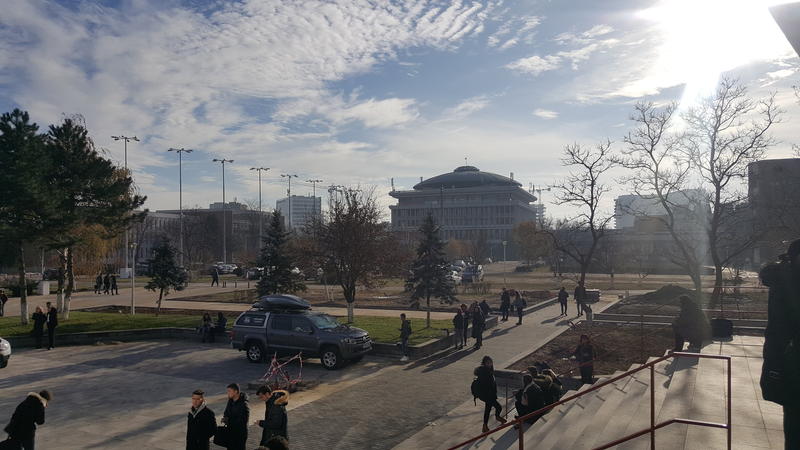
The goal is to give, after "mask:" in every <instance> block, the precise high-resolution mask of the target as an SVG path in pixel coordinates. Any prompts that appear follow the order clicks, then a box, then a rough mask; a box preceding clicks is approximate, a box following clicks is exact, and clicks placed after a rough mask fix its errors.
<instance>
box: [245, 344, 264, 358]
mask: <svg viewBox="0 0 800 450" xmlns="http://www.w3.org/2000/svg"><path fill="white" fill-rule="evenodd" d="M247 360H248V361H250V362H251V363H260V362H261V361H263V360H264V346H262V345H261V344H260V343H258V342H250V343H249V344H248V345H247Z"/></svg>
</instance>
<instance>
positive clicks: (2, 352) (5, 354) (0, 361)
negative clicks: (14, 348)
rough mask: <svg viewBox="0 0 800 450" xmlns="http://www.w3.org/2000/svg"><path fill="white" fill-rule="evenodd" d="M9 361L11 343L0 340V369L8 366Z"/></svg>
mask: <svg viewBox="0 0 800 450" xmlns="http://www.w3.org/2000/svg"><path fill="white" fill-rule="evenodd" d="M9 359H11V343H10V342H8V341H7V340H5V339H3V338H0V369H2V368H4V367H6V366H7V365H8V360H9Z"/></svg>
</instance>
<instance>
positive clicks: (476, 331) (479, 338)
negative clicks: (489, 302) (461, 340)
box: [470, 303, 486, 350]
mask: <svg viewBox="0 0 800 450" xmlns="http://www.w3.org/2000/svg"><path fill="white" fill-rule="evenodd" d="M470 316H471V317H472V337H473V338H475V347H474V348H475V350H478V349H479V348H481V346H482V345H483V328H484V327H485V326H486V319H485V318H484V315H483V310H482V309H481V307H480V306H478V304H477V303H473V304H472V310H471V311H470Z"/></svg>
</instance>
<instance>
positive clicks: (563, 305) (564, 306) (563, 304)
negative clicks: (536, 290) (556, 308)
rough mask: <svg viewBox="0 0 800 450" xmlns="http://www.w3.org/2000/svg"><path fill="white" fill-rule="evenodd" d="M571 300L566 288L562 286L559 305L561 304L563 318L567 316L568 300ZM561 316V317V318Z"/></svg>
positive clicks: (559, 293)
mask: <svg viewBox="0 0 800 450" xmlns="http://www.w3.org/2000/svg"><path fill="white" fill-rule="evenodd" d="M568 299H569V293H567V290H566V289H564V286H561V290H560V291H558V303H560V304H561V316H566V315H567V300H568ZM561 316H559V317H561Z"/></svg>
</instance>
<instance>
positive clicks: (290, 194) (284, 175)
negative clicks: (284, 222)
mask: <svg viewBox="0 0 800 450" xmlns="http://www.w3.org/2000/svg"><path fill="white" fill-rule="evenodd" d="M281 177H282V178H287V179H288V180H289V190H288V191H286V192H287V193H288V194H289V195H288V197H289V228H290V229H291V228H292V178H297V175H295V174H292V173H282V174H281Z"/></svg>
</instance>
